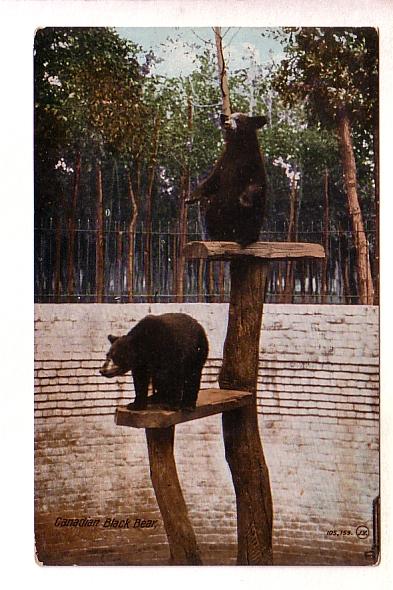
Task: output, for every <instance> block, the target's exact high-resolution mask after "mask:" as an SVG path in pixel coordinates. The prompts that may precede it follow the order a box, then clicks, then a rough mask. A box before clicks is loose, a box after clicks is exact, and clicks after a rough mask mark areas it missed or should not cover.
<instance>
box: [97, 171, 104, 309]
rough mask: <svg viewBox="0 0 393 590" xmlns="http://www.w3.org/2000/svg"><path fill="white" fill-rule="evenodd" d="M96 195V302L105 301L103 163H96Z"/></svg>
mask: <svg viewBox="0 0 393 590" xmlns="http://www.w3.org/2000/svg"><path fill="white" fill-rule="evenodd" d="M96 195H97V222H96V302H97V303H102V302H103V300H104V260H105V241H104V196H103V191H102V170H101V162H99V161H98V160H97V162H96Z"/></svg>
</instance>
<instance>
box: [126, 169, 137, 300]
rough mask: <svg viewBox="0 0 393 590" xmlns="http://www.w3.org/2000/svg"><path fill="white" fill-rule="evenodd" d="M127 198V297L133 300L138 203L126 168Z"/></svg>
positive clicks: (129, 173) (129, 172)
mask: <svg viewBox="0 0 393 590" xmlns="http://www.w3.org/2000/svg"><path fill="white" fill-rule="evenodd" d="M127 185H128V198H129V200H130V205H131V210H132V213H131V217H130V223H129V225H128V256H127V298H128V302H129V303H131V301H132V300H133V284H134V253H135V228H136V223H137V221H138V203H137V199H136V197H135V193H134V190H133V186H132V180H131V171H130V169H129V168H127Z"/></svg>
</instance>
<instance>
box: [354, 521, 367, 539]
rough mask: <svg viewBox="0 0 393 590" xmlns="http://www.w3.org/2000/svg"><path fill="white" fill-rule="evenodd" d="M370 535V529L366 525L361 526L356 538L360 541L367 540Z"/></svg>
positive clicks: (357, 530)
mask: <svg viewBox="0 0 393 590" xmlns="http://www.w3.org/2000/svg"><path fill="white" fill-rule="evenodd" d="M368 535H369V530H368V527H367V526H366V525H364V524H361V525H359V526H358V528H357V529H356V536H357V538H358V539H367V537H368Z"/></svg>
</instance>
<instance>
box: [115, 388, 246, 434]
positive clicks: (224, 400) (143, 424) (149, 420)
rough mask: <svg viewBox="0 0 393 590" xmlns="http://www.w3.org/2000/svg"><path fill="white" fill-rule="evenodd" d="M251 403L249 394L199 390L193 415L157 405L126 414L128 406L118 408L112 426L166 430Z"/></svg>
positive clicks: (230, 390)
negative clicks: (114, 423)
mask: <svg viewBox="0 0 393 590" xmlns="http://www.w3.org/2000/svg"><path fill="white" fill-rule="evenodd" d="M252 403H253V394H252V393H251V392H249V391H235V390H232V389H201V390H200V391H199V394H198V400H197V405H196V408H195V410H193V411H192V412H186V411H184V410H178V411H173V410H165V409H162V408H160V406H158V405H157V406H152V407H149V408H147V409H146V410H129V409H128V408H127V406H119V407H118V408H117V409H116V415H115V422H116V424H117V425H118V426H131V427H132V428H167V427H168V426H174V425H175V424H180V423H181V422H189V421H190V420H198V418H205V417H206V416H212V415H213V414H219V413H221V412H226V411H228V410H235V409H236V408H240V407H242V406H245V405H247V404H252Z"/></svg>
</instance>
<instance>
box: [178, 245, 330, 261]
mask: <svg viewBox="0 0 393 590" xmlns="http://www.w3.org/2000/svg"><path fill="white" fill-rule="evenodd" d="M184 256H185V258H187V259H189V260H194V259H197V258H200V259H206V258H210V259H213V260H214V259H215V260H233V259H236V258H239V257H245V256H247V257H252V258H263V259H266V260H291V259H296V258H324V257H325V252H324V249H323V247H322V246H321V245H320V244H309V243H305V242H254V243H253V244H250V245H249V246H247V247H245V248H242V247H241V246H240V245H239V244H237V243H236V242H189V243H188V244H186V246H185V248H184Z"/></svg>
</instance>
